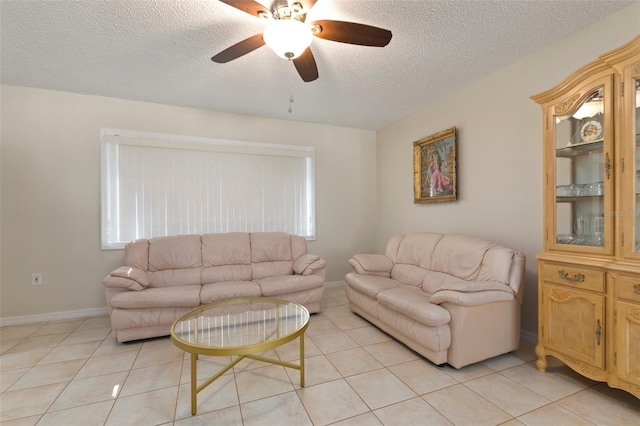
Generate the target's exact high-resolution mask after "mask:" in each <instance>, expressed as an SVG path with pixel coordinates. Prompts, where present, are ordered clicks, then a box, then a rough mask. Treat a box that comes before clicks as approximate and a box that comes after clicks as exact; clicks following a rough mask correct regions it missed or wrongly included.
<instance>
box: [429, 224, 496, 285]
mask: <svg viewBox="0 0 640 426" xmlns="http://www.w3.org/2000/svg"><path fill="white" fill-rule="evenodd" d="M491 246H493V243H490V242H488V241H484V240H480V239H477V238H473V237H467V236H463V235H445V236H444V237H442V239H441V240H440V241H439V242H438V244H437V245H436V247H435V249H434V252H433V258H432V260H431V268H430V269H431V270H432V271H436V272H444V273H446V274H449V275H454V276H456V277H458V278H461V279H463V280H475V279H476V277H477V276H478V273H479V271H480V266H481V265H482V258H483V257H484V254H485V253H486V252H487V250H489V248H490V247H491Z"/></svg>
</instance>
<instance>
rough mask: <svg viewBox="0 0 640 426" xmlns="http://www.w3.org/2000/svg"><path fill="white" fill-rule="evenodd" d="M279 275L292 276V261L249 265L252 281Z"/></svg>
mask: <svg viewBox="0 0 640 426" xmlns="http://www.w3.org/2000/svg"><path fill="white" fill-rule="evenodd" d="M281 275H293V261H291V260H282V261H274V262H260V263H252V264H251V276H252V278H253V279H254V280H259V279H262V278H266V277H274V276H281Z"/></svg>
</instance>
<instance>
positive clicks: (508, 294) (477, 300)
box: [429, 290, 515, 306]
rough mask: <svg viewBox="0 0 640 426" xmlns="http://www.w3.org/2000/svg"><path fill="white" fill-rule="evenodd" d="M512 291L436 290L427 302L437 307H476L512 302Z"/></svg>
mask: <svg viewBox="0 0 640 426" xmlns="http://www.w3.org/2000/svg"><path fill="white" fill-rule="evenodd" d="M514 298H515V296H514V294H513V291H510V290H481V291H455V290H438V291H436V292H435V293H433V294H432V295H431V298H430V299H429V302H431V303H434V304H436V305H439V304H441V303H452V304H454V305H459V306H478V305H486V304H487V303H493V302H501V301H505V300H513V299H514Z"/></svg>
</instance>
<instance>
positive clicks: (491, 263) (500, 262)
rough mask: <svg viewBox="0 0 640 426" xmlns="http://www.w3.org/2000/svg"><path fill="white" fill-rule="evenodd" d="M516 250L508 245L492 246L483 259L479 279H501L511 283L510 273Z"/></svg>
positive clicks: (503, 281) (500, 280) (502, 281)
mask: <svg viewBox="0 0 640 426" xmlns="http://www.w3.org/2000/svg"><path fill="white" fill-rule="evenodd" d="M514 256H515V252H514V251H513V250H511V249H509V248H507V247H502V246H494V247H491V248H490V249H489V250H487V252H486V253H485V255H484V258H483V259H482V266H481V267H480V273H479V274H478V280H479V281H499V282H501V283H505V284H509V281H510V279H509V274H510V273H511V264H512V263H513V257H514Z"/></svg>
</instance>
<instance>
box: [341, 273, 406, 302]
mask: <svg viewBox="0 0 640 426" xmlns="http://www.w3.org/2000/svg"><path fill="white" fill-rule="evenodd" d="M345 280H346V281H347V284H349V286H350V287H353V288H354V289H355V290H358V291H359V292H361V293H364V294H366V295H367V296H369V297H372V298H374V299H375V298H376V297H377V296H378V293H380V292H381V291H383V290H388V289H390V288H394V287H397V286H399V285H402V284H400V283H399V282H398V281H396V280H394V279H391V278H385V277H379V276H377V275H360V274H358V273H355V272H350V273H348V274H347V275H346V276H345Z"/></svg>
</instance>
